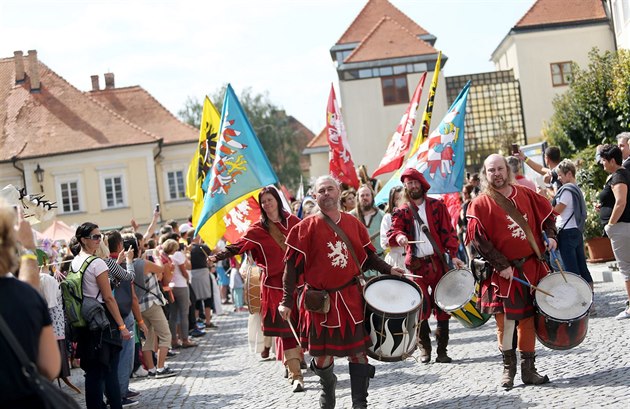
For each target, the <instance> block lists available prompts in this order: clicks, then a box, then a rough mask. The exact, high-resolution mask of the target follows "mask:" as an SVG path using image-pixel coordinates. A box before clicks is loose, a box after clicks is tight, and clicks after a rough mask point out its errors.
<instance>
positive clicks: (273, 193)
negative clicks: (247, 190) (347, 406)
mask: <svg viewBox="0 0 630 409" xmlns="http://www.w3.org/2000/svg"><path fill="white" fill-rule="evenodd" d="M265 193H268V194H270V195H271V196H273V198H274V199H276V203H278V215H279V216H280V222H282V223H284V222H285V221H286V220H287V216H286V215H285V214H284V208H283V206H282V199H280V194H279V193H278V189H276V188H275V187H274V186H265V187H263V188H262V189H260V192H259V193H258V206H260V222H261V223H262V225H263V226H264V227H265V230H269V216H268V215H267V212H265V209H263V207H262V197H263V195H264V194H265Z"/></svg>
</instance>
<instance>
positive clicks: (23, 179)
mask: <svg viewBox="0 0 630 409" xmlns="http://www.w3.org/2000/svg"><path fill="white" fill-rule="evenodd" d="M17 161H18V158H17V156H14V157H12V158H11V164H12V165H13V167H14V168H15V169H17V170H19V171H20V173H21V174H22V184H23V185H22V187H23V188H24V190H25V191H26V174H25V173H24V168H22V169H20V168H19V167H18V166H17V165H16V163H17Z"/></svg>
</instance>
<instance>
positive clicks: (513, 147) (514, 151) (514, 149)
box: [512, 143, 518, 155]
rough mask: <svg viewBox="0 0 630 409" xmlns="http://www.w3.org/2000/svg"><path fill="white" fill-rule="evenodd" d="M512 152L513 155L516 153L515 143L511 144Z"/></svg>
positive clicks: (516, 145) (516, 146)
mask: <svg viewBox="0 0 630 409" xmlns="http://www.w3.org/2000/svg"><path fill="white" fill-rule="evenodd" d="M512 153H513V154H514V155H516V154H517V153H518V144H516V143H513V144H512Z"/></svg>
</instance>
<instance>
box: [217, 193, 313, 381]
mask: <svg viewBox="0 0 630 409" xmlns="http://www.w3.org/2000/svg"><path fill="white" fill-rule="evenodd" d="M258 202H259V203H260V220H259V221H258V222H256V223H254V224H253V225H252V226H251V227H250V228H249V229H248V230H247V232H245V234H244V235H243V237H241V239H239V240H238V241H237V242H236V243H234V244H231V245H228V246H226V248H225V250H223V251H221V252H219V253H217V254H216V255H214V256H211V257H210V260H211V261H212V262H216V261H217V260H223V259H226V258H229V257H233V256H235V255H237V254H243V253H245V252H246V251H249V252H251V254H252V258H253V259H254V262H255V263H256V264H258V266H260V268H261V270H262V273H261V293H260V297H261V306H260V313H261V315H262V321H263V324H262V326H263V333H264V334H265V336H270V337H271V336H273V337H281V338H282V350H283V352H284V364H285V366H286V368H287V370H288V373H289V381H290V382H291V384H292V387H293V392H301V391H303V390H304V379H303V377H302V370H301V368H300V363H301V361H302V353H301V351H300V349H299V348H298V346H297V341H296V340H295V338H294V337H293V334H292V333H291V328H290V327H289V324H288V322H287V321H284V320H283V319H282V317H280V314H279V313H278V305H279V304H280V301H282V275H283V274H284V261H283V260H284V253H285V250H286V244H285V243H284V241H285V239H286V235H287V234H288V233H289V230H291V228H292V227H293V226H295V225H296V224H298V223H299V222H300V219H298V218H297V217H295V216H293V215H292V214H290V213H289V212H287V211H286V210H284V209H283V208H282V200H280V195H279V194H278V191H277V190H276V188H275V187H273V186H267V187H265V188H263V189H262V190H261V191H260V193H259V194H258ZM294 311H295V310H294ZM292 318H293V320H292V322H293V326H294V328H295V327H296V324H297V311H295V314H294V317H292Z"/></svg>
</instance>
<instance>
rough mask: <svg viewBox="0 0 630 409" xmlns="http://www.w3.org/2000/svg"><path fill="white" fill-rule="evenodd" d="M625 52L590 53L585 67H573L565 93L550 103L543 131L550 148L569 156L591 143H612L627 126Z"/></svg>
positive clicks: (628, 62)
mask: <svg viewBox="0 0 630 409" xmlns="http://www.w3.org/2000/svg"><path fill="white" fill-rule="evenodd" d="M629 87H630V54H629V51H628V50H619V51H606V52H604V53H601V54H600V53H599V50H598V49H597V48H594V49H593V50H591V51H590V52H589V64H588V67H586V68H584V69H582V68H580V67H579V66H577V65H576V64H573V66H572V78H571V80H570V83H569V88H568V90H567V91H566V92H565V93H563V94H562V95H559V96H557V97H556V98H555V99H554V101H553V107H554V113H553V115H552V117H551V119H550V121H549V123H548V124H547V125H546V127H545V129H544V131H543V132H544V134H545V136H546V138H547V140H548V142H549V143H550V144H551V145H556V146H559V147H560V149H561V150H562V152H564V153H565V154H567V155H571V154H572V153H575V152H577V151H579V150H582V149H583V148H585V147H587V146H589V145H591V144H600V143H605V142H612V141H613V140H614V138H615V136H616V135H617V134H618V133H620V132H622V131H626V130H628V125H629V124H630V91H629V89H630V88H629Z"/></svg>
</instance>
